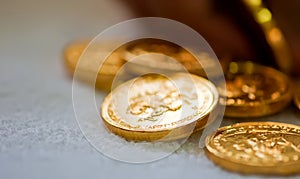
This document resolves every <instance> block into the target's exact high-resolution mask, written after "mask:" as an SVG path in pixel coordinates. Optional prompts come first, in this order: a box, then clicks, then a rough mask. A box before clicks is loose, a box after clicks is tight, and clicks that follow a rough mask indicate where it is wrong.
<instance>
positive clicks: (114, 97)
mask: <svg viewBox="0 0 300 179" xmlns="http://www.w3.org/2000/svg"><path fill="white" fill-rule="evenodd" d="M217 102H218V92H217V89H216V87H215V86H214V85H213V84H212V83H211V82H209V81H208V80H206V79H204V78H202V77H198V76H196V75H191V74H187V73H175V74H173V75H171V76H168V77H167V76H163V75H159V74H147V75H144V76H141V77H138V78H135V79H133V80H130V81H127V82H125V83H123V84H122V85H120V86H118V87H117V88H115V89H114V90H113V91H112V92H111V93H110V94H109V95H108V96H107V97H106V98H105V100H104V102H103V104H102V109H101V115H102V119H103V121H104V124H105V126H106V127H107V129H108V130H110V131H112V132H113V133H115V134H117V135H119V136H122V137H124V138H125V139H127V140H133V141H157V140H159V141H170V140H176V139H182V138H185V137H188V136H189V135H191V133H192V132H195V131H198V130H200V129H202V128H204V127H205V126H206V125H208V124H207V122H208V116H209V114H210V112H211V111H212V110H213V109H214V108H215V106H216V105H217ZM209 122H211V121H209Z"/></svg>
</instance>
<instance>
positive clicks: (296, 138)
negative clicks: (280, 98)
mask: <svg viewBox="0 0 300 179" xmlns="http://www.w3.org/2000/svg"><path fill="white" fill-rule="evenodd" d="M246 124H247V123H246ZM246 124H245V125H240V126H239V125H236V126H233V127H229V128H226V129H223V130H220V131H218V132H217V134H216V135H215V136H214V137H213V138H212V140H211V141H210V142H209V144H208V149H209V151H212V153H214V154H216V155H217V156H219V157H221V158H223V159H227V160H230V161H233V162H237V163H241V164H245V165H253V166H274V165H281V164H287V163H293V162H300V161H299V159H300V128H299V127H297V126H293V125H287V126H286V125H280V124H276V123H271V122H267V123H253V124H251V123H250V124H249V123H248V125H246Z"/></svg>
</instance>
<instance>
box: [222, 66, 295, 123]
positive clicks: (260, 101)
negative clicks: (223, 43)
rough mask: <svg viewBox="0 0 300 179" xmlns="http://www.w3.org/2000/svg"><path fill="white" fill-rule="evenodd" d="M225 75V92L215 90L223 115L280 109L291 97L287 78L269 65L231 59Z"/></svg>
mask: <svg viewBox="0 0 300 179" xmlns="http://www.w3.org/2000/svg"><path fill="white" fill-rule="evenodd" d="M225 75H226V91H219V92H220V96H221V99H220V102H221V104H223V105H226V110H225V116H227V117H260V116H265V115H270V114H273V113H276V112H279V111H281V110H282V109H283V108H285V107H286V106H287V105H288V104H289V103H290V101H291V99H292V93H293V87H292V85H291V83H290V80H289V78H288V77H287V76H286V75H284V74H283V73H281V72H279V71H277V70H275V69H272V68H270V67H265V66H261V65H258V64H255V63H252V62H231V63H230V64H229V67H228V70H227V72H226V74H225ZM223 97H226V98H227V99H225V98H223Z"/></svg>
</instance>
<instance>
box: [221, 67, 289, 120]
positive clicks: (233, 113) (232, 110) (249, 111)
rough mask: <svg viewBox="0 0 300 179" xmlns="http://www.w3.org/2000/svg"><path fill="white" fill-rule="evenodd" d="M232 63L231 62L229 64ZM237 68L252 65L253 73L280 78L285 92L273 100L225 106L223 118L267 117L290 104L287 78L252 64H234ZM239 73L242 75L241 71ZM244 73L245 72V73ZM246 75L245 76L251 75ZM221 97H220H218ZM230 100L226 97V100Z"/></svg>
mask: <svg viewBox="0 0 300 179" xmlns="http://www.w3.org/2000/svg"><path fill="white" fill-rule="evenodd" d="M231 63H232V62H231ZM234 63H236V64H237V65H238V66H239V69H241V68H242V69H243V67H244V66H245V65H247V64H250V63H251V65H253V68H252V69H253V71H251V73H253V72H263V74H264V75H265V74H266V73H268V74H269V75H268V76H273V75H274V76H277V77H278V78H280V81H283V82H284V83H285V86H286V88H287V89H286V92H285V93H284V94H282V95H281V96H280V97H279V98H276V99H274V100H272V99H267V100H264V101H262V102H260V103H244V104H237V103H234V104H232V105H226V109H225V113H224V115H225V117H233V118H247V117H262V116H267V115H271V114H275V113H278V112H279V111H281V110H282V109H283V108H285V107H287V106H288V104H289V103H290V102H291V100H292V98H293V91H294V88H293V86H292V84H291V81H290V79H289V78H288V76H286V75H285V74H284V73H282V72H280V71H278V70H275V69H273V68H271V67H267V66H263V65H259V64H256V63H253V62H234ZM240 73H243V71H241V72H240ZM245 73H246V72H245ZM251 73H248V72H247V74H251ZM220 97H222V96H220ZM228 99H230V98H228V97H227V100H228Z"/></svg>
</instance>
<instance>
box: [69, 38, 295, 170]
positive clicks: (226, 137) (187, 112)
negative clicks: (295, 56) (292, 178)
mask: <svg viewBox="0 0 300 179" xmlns="http://www.w3.org/2000/svg"><path fill="white" fill-rule="evenodd" d="M86 45H87V43H86V42H81V43H77V44H72V45H70V46H68V48H66V50H65V64H66V66H67V68H68V70H69V71H70V72H71V74H73V73H74V71H75V69H76V64H77V62H78V60H79V57H80V55H81V54H82V53H83V50H84V49H85V47H86ZM90 53H91V52H90ZM147 53H161V54H165V55H167V56H170V57H172V58H173V59H175V60H176V61H177V62H179V63H180V64H182V65H183V66H184V67H185V69H187V70H188V71H189V72H190V73H182V72H181V71H180V70H177V64H176V63H172V62H169V61H165V60H164V59H159V60H157V61H151V62H150V61H149V63H147V58H146V59H144V61H143V59H142V60H141V61H138V60H137V61H131V60H130V59H132V58H135V57H138V56H139V55H143V54H147ZM89 55H90V60H91V61H93V60H94V59H95V58H96V57H99V56H101V52H99V51H97V52H92V53H91V54H89ZM200 56H201V57H203V58H207V60H206V61H207V63H209V57H208V56H207V55H206V54H203V55H200ZM204 61H205V60H204ZM125 63H128V66H127V67H128V68H127V69H126V70H127V72H128V73H132V74H143V71H144V70H145V69H149V68H150V69H151V68H153V69H159V70H163V71H167V72H168V74H169V72H172V71H173V73H172V74H171V75H165V74H143V75H140V76H139V77H137V78H133V79H131V80H128V81H126V82H124V83H122V84H121V85H119V86H117V87H116V88H113V89H112V90H111V91H110V89H111V87H112V81H113V79H114V78H115V76H116V74H117V71H118V70H120V68H121V67H122V65H123V64H125ZM208 66H209V65H208ZM222 66H223V68H224V72H225V74H224V75H225V79H226V90H224V88H220V89H218V88H216V87H215V86H214V84H213V83H211V82H210V81H209V80H208V79H207V78H206V76H205V73H204V71H203V68H202V66H201V65H200V64H199V63H197V60H196V59H195V58H194V57H193V55H191V54H190V53H189V52H188V51H186V50H185V49H183V48H181V47H178V46H176V45H174V44H170V43H167V42H164V41H161V40H157V41H156V40H153V39H148V40H142V41H136V42H134V43H131V44H130V45H127V46H125V47H122V48H119V49H117V50H116V51H114V52H113V53H112V54H111V55H110V56H109V57H108V58H107V59H106V61H105V62H104V64H103V65H102V68H101V69H100V70H99V71H98V72H96V73H97V74H98V75H97V79H96V87H98V88H100V89H104V90H107V91H110V93H109V94H108V96H107V97H106V98H105V100H104V102H103V104H102V109H101V115H102V119H103V122H104V125H105V126H106V128H107V129H108V130H109V131H111V132H113V133H115V134H117V135H119V136H121V137H123V138H125V139H126V140H133V141H170V140H177V139H182V138H186V137H188V136H190V135H191V134H192V133H195V132H197V131H200V130H201V129H203V128H204V127H206V126H207V125H209V123H210V122H212V121H209V120H208V117H209V115H210V113H211V112H212V111H213V110H214V109H215V108H216V106H217V105H224V106H226V109H225V117H233V118H240V119H245V118H253V117H262V116H266V115H270V114H274V113H277V112H279V111H281V110H283V109H284V108H285V107H286V106H287V105H289V104H290V102H291V100H292V98H293V94H296V95H294V102H295V104H296V105H297V106H298V108H299V109H300V92H299V91H298V92H296V93H294V86H293V85H292V83H291V81H290V80H289V78H288V77H287V76H286V75H285V74H283V73H281V72H279V71H277V70H275V69H273V68H270V67H265V66H261V65H258V64H254V63H252V62H230V63H228V64H226V65H222ZM211 68H213V67H211ZM84 70H86V71H87V73H89V72H90V73H93V71H91V70H90V69H89V64H87V65H85V66H84ZM100 76H104V77H105V79H104V80H100ZM83 79H84V78H83ZM205 151H206V154H207V156H208V158H209V159H211V160H212V161H213V162H214V163H216V164H217V165H219V166H221V167H223V168H225V169H227V170H231V171H236V172H241V173H245V174H267V175H269V174H271V175H273V174H278V175H290V174H296V173H300V127H299V126H296V125H291V124H284V123H276V122H242V123H237V124H233V125H231V126H226V127H221V128H219V129H218V130H217V132H216V133H215V134H212V135H210V136H208V137H207V139H206V150H205Z"/></svg>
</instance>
